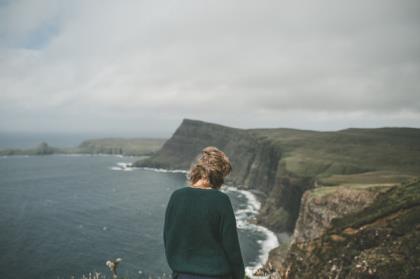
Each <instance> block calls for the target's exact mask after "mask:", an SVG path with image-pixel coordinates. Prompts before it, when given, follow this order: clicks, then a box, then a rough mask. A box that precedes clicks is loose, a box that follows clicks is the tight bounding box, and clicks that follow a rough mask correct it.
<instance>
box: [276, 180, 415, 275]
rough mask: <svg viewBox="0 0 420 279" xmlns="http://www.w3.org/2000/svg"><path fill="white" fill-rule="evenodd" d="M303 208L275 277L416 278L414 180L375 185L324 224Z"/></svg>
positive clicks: (319, 207) (307, 201)
mask: <svg viewBox="0 0 420 279" xmlns="http://www.w3.org/2000/svg"><path fill="white" fill-rule="evenodd" d="M371 197H374V196H371ZM308 199H310V198H309V197H306V200H305V203H308V204H311V203H312V202H311V201H309V200H308ZM332 204H334V203H332ZM312 206H313V207H315V208H316V207H318V208H317V210H322V209H321V207H322V205H321V204H320V205H314V204H313V205H312ZM304 207H310V205H305V206H304ZM345 207H346V206H344V208H345ZM351 211H353V213H352V212H351ZM308 214H309V215H311V213H308V212H306V213H303V214H302V215H301V216H300V217H299V221H298V223H299V225H298V226H297V228H296V229H297V230H298V232H296V231H295V235H294V237H295V241H293V242H292V244H291V246H290V247H289V249H288V252H287V254H286V255H285V256H284V259H283V260H282V262H281V264H280V266H279V267H278V269H279V270H280V274H279V275H280V276H281V278H418V275H419V274H420V248H419V244H418V243H420V242H419V241H420V182H413V183H411V184H407V185H402V186H396V187H392V188H388V189H387V190H386V191H383V192H382V191H381V192H380V194H378V195H377V197H376V198H375V197H374V199H373V200H370V203H369V204H368V205H367V206H365V207H364V208H363V207H362V208H359V209H356V208H353V209H352V210H350V211H348V212H346V213H344V214H338V215H337V216H336V218H335V219H332V220H331V221H330V223H329V224H327V225H325V226H322V225H319V223H317V222H315V224H316V225H315V227H313V226H312V224H313V222H312V221H307V220H306V221H305V220H301V217H302V218H305V217H304V215H308ZM315 215H317V214H315ZM310 218H311V219H316V217H315V216H312V217H310ZM320 222H321V223H322V222H323V221H320ZM320 228H322V229H321V230H320ZM304 230H308V231H309V232H308V233H303V231H304Z"/></svg>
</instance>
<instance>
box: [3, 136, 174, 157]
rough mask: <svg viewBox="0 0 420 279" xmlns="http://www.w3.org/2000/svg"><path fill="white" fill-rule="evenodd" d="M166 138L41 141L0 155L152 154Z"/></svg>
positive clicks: (11, 149)
mask: <svg viewBox="0 0 420 279" xmlns="http://www.w3.org/2000/svg"><path fill="white" fill-rule="evenodd" d="M165 141H166V139H162V138H101V139H89V140H85V141H83V142H82V143H80V144H79V145H78V146H77V147H66V148H59V147H53V146H50V145H49V144H48V143H47V142H41V143H40V144H39V145H37V146H36V147H34V148H29V149H18V148H8V149H0V156H13V155H51V154H114V155H115V154H117V155H124V156H143V155H152V154H154V153H155V152H156V151H158V150H159V149H160V148H161V147H162V145H163V144H164V142H165Z"/></svg>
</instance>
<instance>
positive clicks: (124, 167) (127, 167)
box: [110, 162, 134, 171]
mask: <svg viewBox="0 0 420 279" xmlns="http://www.w3.org/2000/svg"><path fill="white" fill-rule="evenodd" d="M110 169H111V170H117V171H132V170H134V168H133V167H132V166H131V163H126V162H118V163H117V166H113V167H111V168H110Z"/></svg>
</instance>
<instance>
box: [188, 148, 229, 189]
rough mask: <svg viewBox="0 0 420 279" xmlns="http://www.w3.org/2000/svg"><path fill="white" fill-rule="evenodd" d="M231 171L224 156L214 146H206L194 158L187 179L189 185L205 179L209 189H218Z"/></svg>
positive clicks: (227, 159)
mask: <svg viewBox="0 0 420 279" xmlns="http://www.w3.org/2000/svg"><path fill="white" fill-rule="evenodd" d="M231 171H232V165H231V164H230V160H229V158H228V157H227V156H226V154H225V153H224V152H223V151H221V150H219V149H218V148H216V147H214V146H207V147H205V148H203V150H201V153H200V154H198V155H197V156H196V158H195V160H194V162H193V163H192V164H191V167H190V169H189V171H188V174H187V177H188V182H189V183H190V184H195V183H196V182H197V181H199V180H200V179H207V180H208V181H209V183H210V187H211V188H215V189H219V188H220V187H221V186H222V185H223V182H224V178H225V177H226V176H227V175H228V174H229V173H230V172H231Z"/></svg>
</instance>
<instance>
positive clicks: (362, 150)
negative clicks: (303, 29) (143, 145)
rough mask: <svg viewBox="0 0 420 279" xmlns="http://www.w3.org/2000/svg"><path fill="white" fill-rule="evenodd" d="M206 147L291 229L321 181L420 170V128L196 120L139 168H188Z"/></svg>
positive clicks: (264, 212) (270, 218)
mask: <svg viewBox="0 0 420 279" xmlns="http://www.w3.org/2000/svg"><path fill="white" fill-rule="evenodd" d="M208 145H214V146H216V147H218V148H220V149H221V150H223V151H224V152H225V153H226V154H227V155H228V156H229V158H230V159H231V161H232V165H233V170H232V173H231V174H230V175H229V176H228V177H227V179H226V184H235V185H236V186H240V187H243V188H245V189H252V190H256V191H258V192H260V193H262V194H263V203H262V204H263V205H262V208H261V212H260V215H259V218H258V221H259V222H260V223H261V224H263V225H266V226H267V227H269V228H271V229H272V230H274V231H288V232H293V229H294V226H295V223H296V219H297V217H298V214H299V207H300V202H301V197H302V195H303V193H304V191H305V190H308V189H311V188H313V187H315V186H316V185H315V182H316V181H319V180H320V179H322V178H326V177H331V176H332V175H351V174H355V173H363V172H369V171H379V170H385V171H399V172H402V173H406V174H416V173H417V174H418V173H420V161H419V160H418V158H420V129H411V128H381V129H347V130H343V131H337V132H318V131H304V130H294V129H284V128H273V129H238V128H231V127H227V126H223V125H219V124H214V123H208V122H204V121H199V120H192V119H184V120H183V121H182V123H181V125H180V126H179V127H178V128H177V129H176V131H175V132H174V134H173V135H172V137H171V138H170V139H168V140H167V141H166V142H165V143H164V145H163V146H162V148H161V149H160V150H159V151H158V152H156V154H154V155H153V156H151V157H150V158H147V159H145V160H141V161H137V162H136V163H134V166H137V167H155V168H167V169H188V168H189V166H190V164H191V162H192V161H193V160H194V157H195V156H196V155H197V154H198V153H199V152H200V150H201V149H202V148H203V147H205V146H208ZM352 179H355V178H354V177H351V179H350V180H352ZM373 179H375V177H374V178H373Z"/></svg>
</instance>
